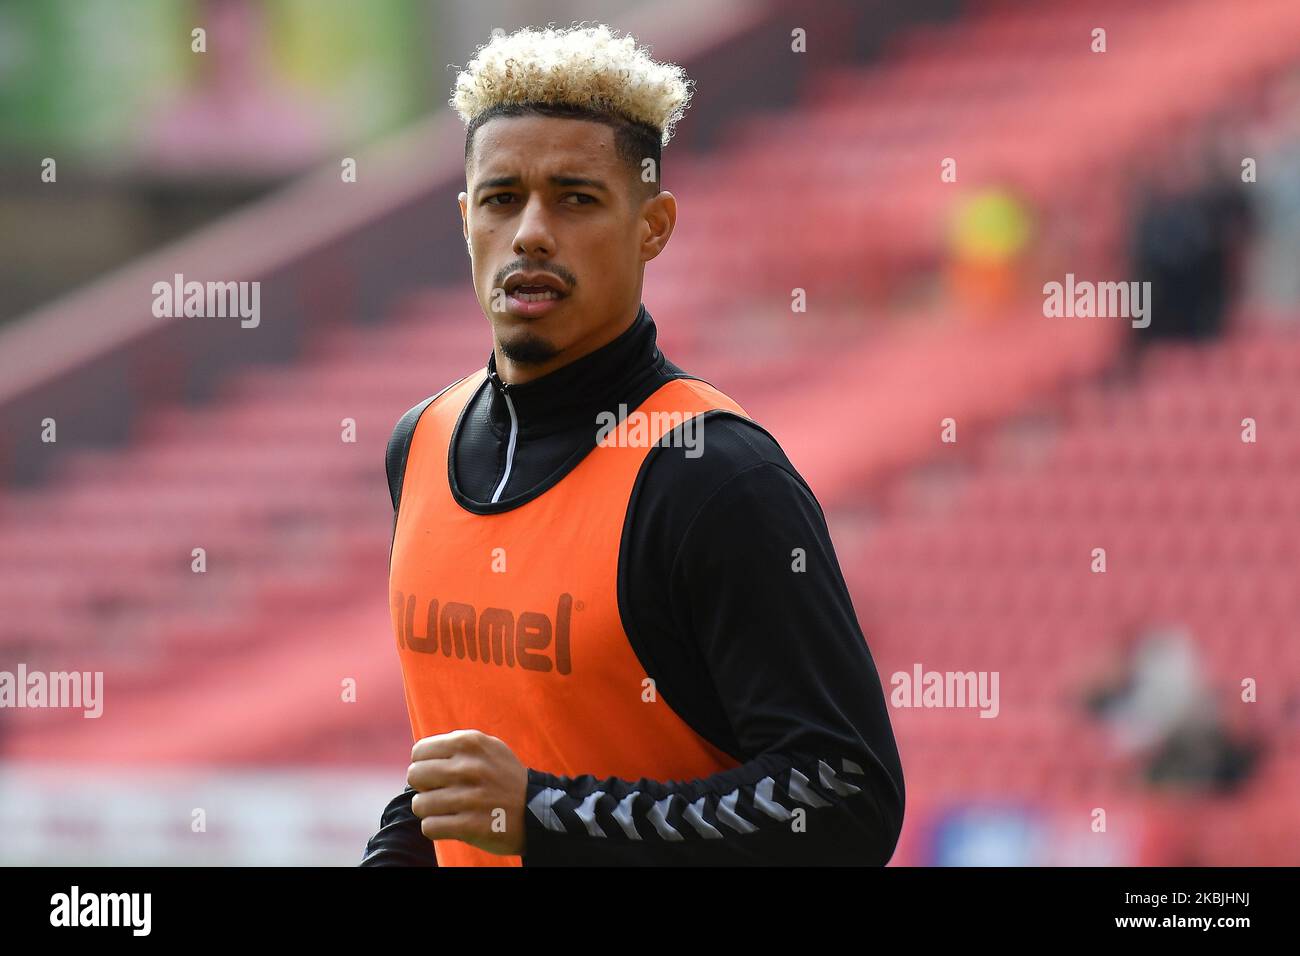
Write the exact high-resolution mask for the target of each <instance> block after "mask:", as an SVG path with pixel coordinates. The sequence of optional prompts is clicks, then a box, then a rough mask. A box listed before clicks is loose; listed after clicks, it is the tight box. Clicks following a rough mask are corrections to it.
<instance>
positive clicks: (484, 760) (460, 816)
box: [406, 730, 528, 855]
mask: <svg viewBox="0 0 1300 956" xmlns="http://www.w3.org/2000/svg"><path fill="white" fill-rule="evenodd" d="M406 782H407V783H408V784H410V785H411V787H412V788H413V789H415V790H417V791H418V792H417V793H416V795H415V796H414V797H413V798H412V800H411V810H412V812H413V813H414V814H415V815H416V816H417V817H419V818H420V831H421V832H422V833H423V834H424V835H425V836H426V837H428V838H429V839H430V840H462V841H464V842H465V843H468V844H470V845H471V846H476V847H478V848H479V849H480V850H486V851H488V852H489V853H500V854H505V855H520V854H522V853H523V851H524V797H525V796H526V795H527V792H528V768H527V767H525V766H524V765H523V764H522V763H520V762H519V758H517V757H516V756H515V755H514V752H513V751H512V750H511V749H510V748H509V747H508V746H507V745H506V743H505V741H503V740H501V739H500V738H498V737H493V736H491V735H490V734H485V733H482V732H481V731H478V730H453V731H452V732H451V733H448V734H435V735H433V736H432V737H424V738H422V739H421V740H419V741H418V742H417V743H416V744H415V746H414V747H412V748H411V766H410V767H409V768H407V771H406Z"/></svg>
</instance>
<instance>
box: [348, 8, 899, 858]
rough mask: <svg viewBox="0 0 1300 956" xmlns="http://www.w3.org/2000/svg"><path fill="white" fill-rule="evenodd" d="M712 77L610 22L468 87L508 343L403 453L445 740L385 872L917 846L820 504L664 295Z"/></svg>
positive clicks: (438, 743) (398, 588)
mask: <svg viewBox="0 0 1300 956" xmlns="http://www.w3.org/2000/svg"><path fill="white" fill-rule="evenodd" d="M688 82H689V81H687V80H686V78H685V76H684V73H683V71H682V70H681V69H680V67H677V66H673V65H670V64H660V63H655V62H654V61H652V60H651V59H650V58H649V56H648V55H647V53H646V52H645V51H644V50H642V49H638V48H635V47H634V44H633V41H632V39H631V38H630V37H626V38H622V39H618V38H615V37H614V36H613V35H611V33H610V31H609V30H608V29H607V28H605V27H593V28H587V29H577V28H575V29H571V30H560V31H556V30H546V31H534V30H522V31H519V32H517V33H514V34H512V35H509V36H500V37H497V38H495V39H493V40H492V41H491V42H490V43H489V44H487V45H486V46H485V47H483V48H481V49H480V50H479V52H478V55H477V58H476V59H475V60H474V61H472V62H471V63H470V65H469V67H468V69H467V71H466V72H464V73H462V74H461V75H460V77H459V79H458V82H457V88H456V95H455V97H454V98H453V100H452V102H453V104H454V105H455V106H456V108H457V110H458V111H459V112H460V115H461V116H462V118H464V119H465V121H466V122H467V124H468V131H467V136H466V184H467V187H466V188H467V191H466V192H463V193H461V194H460V210H461V218H462V222H463V226H464V233H465V238H466V243H467V245H468V249H469V253H470V258H471V263H472V271H473V277H474V285H475V289H476V292H477V294H478V297H479V300H480V303H481V305H482V307H483V311H484V314H485V315H486V316H487V317H488V319H489V321H490V323H491V325H492V335H493V348H492V353H491V355H490V356H489V358H488V361H487V366H486V368H484V369H480V370H478V371H477V372H474V373H472V374H470V375H467V376H466V377H465V378H463V379H461V380H460V381H459V382H455V383H452V384H451V385H449V386H447V387H446V388H445V389H443V390H442V391H441V392H439V393H438V394H437V395H435V396H434V397H433V398H432V399H428V400H426V401H425V402H423V403H421V404H420V405H418V406H416V407H415V408H414V409H412V410H411V411H410V412H408V413H407V415H406V416H405V417H404V418H403V420H402V422H400V423H399V426H398V429H397V430H396V431H395V433H394V437H393V441H392V442H390V448H389V450H390V456H389V457H390V461H391V462H392V463H393V466H392V469H391V471H390V484H391V485H392V486H393V491H394V494H393V498H394V507H395V509H396V517H395V524H394V537H393V550H392V557H391V569H390V589H391V604H392V612H393V623H394V628H395V631H396V635H397V644H398V652H399V657H400V660H401V663H402V668H403V679H404V683H405V689H406V700H407V708H408V711H409V714H410V717H411V725H412V729H413V731H414V736H415V738H416V740H417V743H416V745H415V747H414V748H413V750H412V752H411V759H412V763H411V765H410V767H409V768H408V783H409V784H410V786H409V787H408V788H407V790H406V791H404V792H403V793H402V794H399V795H398V796H397V797H396V798H394V800H393V801H392V802H391V803H390V804H389V805H388V807H387V808H386V809H385V811H384V813H383V815H382V817H381V821H380V823H381V828H380V830H379V832H378V833H376V834H375V835H374V836H373V837H372V838H371V840H370V842H369V844H368V845H367V848H366V854H365V858H364V860H363V865H385V864H415V865H426V866H434V865H441V866H449V865H453V866H454V865H521V864H522V865H528V866H533V865H546V864H557V863H564V864H575V863H577V864H596V865H601V864H622V865H638V864H640V865H645V864H738V863H865V864H881V865H883V864H884V863H886V862H887V861H888V860H889V858H890V856H891V854H892V853H893V850H894V847H895V845H896V842H897V839H898V834H899V830H900V828H901V826H902V816H903V805H904V790H903V777H902V770H901V767H900V764H899V759H898V753H897V749H896V747H895V744H894V738H893V733H892V730H891V727H890V723H889V718H888V714H887V711H886V709H885V703H884V695H883V693H882V690H881V686H880V681H879V677H878V675H877V673H876V669H875V666H874V664H873V662H872V659H871V655H870V653H869V651H868V649H867V646H866V643H865V641H864V639H863V636H862V633H861V631H860V630H859V628H858V624H857V620H856V616H855V614H854V611H853V606H852V603H851V601H850V598H849V595H848V592H847V589H846V586H845V583H844V579H843V576H842V575H841V573H840V570H839V566H838V564H837V562H836V558H835V553H834V549H833V547H832V545H831V541H830V537H829V534H828V532H827V529H826V524H825V520H824V517H823V515H822V512H821V509H820V507H819V506H818V504H817V502H816V499H815V498H814V497H813V495H812V492H811V491H810V490H809V488H808V486H807V485H806V484H805V483H804V481H803V479H802V478H801V477H800V476H799V474H798V473H797V472H796V471H795V469H794V467H793V466H792V465H791V464H790V462H789V461H788V460H787V458H786V457H785V455H784V454H783V453H782V451H781V449H780V447H779V446H778V445H777V443H776V441H775V440H774V439H773V438H772V437H771V436H770V435H769V434H768V433H767V432H766V431H764V430H763V429H762V428H761V427H759V426H758V425H757V424H755V423H754V422H753V421H751V420H750V419H749V418H748V417H747V416H746V415H745V413H744V411H743V410H742V409H741V408H740V406H738V405H737V404H736V403H735V402H733V401H732V400H731V399H729V398H728V397H727V396H726V395H724V394H722V393H721V392H719V391H718V390H717V389H715V388H713V387H712V386H711V385H709V384H707V383H705V382H703V381H701V380H699V379H696V378H694V377H693V376H690V375H688V374H687V373H686V372H684V371H682V370H681V369H680V368H678V367H677V366H676V365H674V364H673V363H672V362H670V361H668V359H667V358H665V357H664V355H663V354H662V353H661V352H660V351H659V349H658V348H657V347H656V345H655V341H656V339H655V325H654V321H653V319H652V318H651V316H650V314H649V312H648V311H647V310H646V308H645V306H644V304H642V303H641V289H642V279H643V275H644V269H645V263H646V262H648V261H649V260H651V259H653V258H655V257H656V256H657V255H659V253H660V252H662V251H663V249H664V246H665V245H666V244H667V242H668V239H669V237H670V236H671V234H672V231H673V226H674V223H675V221H676V200H675V198H674V197H673V195H672V194H671V193H669V192H666V191H664V190H662V189H661V188H660V187H659V179H660V176H659V163H660V150H661V147H662V145H663V144H664V143H666V142H667V140H668V138H669V135H670V133H671V130H672V127H673V124H674V123H675V122H676V121H677V119H678V118H680V115H681V113H682V112H683V111H684V109H685V105H686V102H687V100H688V98H689V95H690V94H689V89H688ZM738 278H739V277H736V276H720V277H719V281H728V282H732V281H737V279H738Z"/></svg>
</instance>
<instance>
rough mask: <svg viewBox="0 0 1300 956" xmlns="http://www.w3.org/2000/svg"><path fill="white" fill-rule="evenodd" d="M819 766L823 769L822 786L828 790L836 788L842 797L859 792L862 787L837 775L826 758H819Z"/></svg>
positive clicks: (821, 774)
mask: <svg viewBox="0 0 1300 956" xmlns="http://www.w3.org/2000/svg"><path fill="white" fill-rule="evenodd" d="M817 767H818V769H819V770H820V771H821V773H820V776H821V781H822V786H823V787H826V788H827V789H828V790H834V791H835V792H836V793H838V794H839V795H840V796H841V797H847V796H848V795H849V794H851V793H857V792H859V791H860V790H861V789H862V788H861V787H855V786H853V784H851V783H848V782H847V781H844V780H841V779H840V778H839V777H837V776H835V771H834V770H832V769H831V766H830V764H828V763H827V762H826V761H825V760H818V761H817Z"/></svg>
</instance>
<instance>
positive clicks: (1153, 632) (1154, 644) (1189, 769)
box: [1087, 626, 1258, 793]
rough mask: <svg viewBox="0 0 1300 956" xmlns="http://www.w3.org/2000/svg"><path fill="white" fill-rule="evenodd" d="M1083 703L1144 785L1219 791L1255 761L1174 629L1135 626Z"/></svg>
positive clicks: (1185, 638)
mask: <svg viewBox="0 0 1300 956" xmlns="http://www.w3.org/2000/svg"><path fill="white" fill-rule="evenodd" d="M1087 708H1088V710H1089V711H1090V712H1091V713H1092V714H1093V715H1094V716H1095V717H1097V718H1098V719H1100V720H1102V721H1104V722H1105V723H1106V724H1107V725H1108V726H1109V728H1110V732H1111V740H1112V743H1113V745H1114V748H1115V750H1116V753H1117V754H1119V755H1121V756H1123V757H1136V758H1138V759H1140V760H1141V761H1142V765H1143V772H1144V775H1145V779H1146V780H1147V782H1148V783H1149V784H1151V785H1152V786H1156V787H1164V786H1169V787H1174V788H1178V789H1187V790H1193V791H1214V792H1224V793H1227V792H1231V791H1233V790H1235V789H1237V788H1238V787H1239V786H1241V785H1242V784H1243V783H1244V782H1245V780H1246V779H1248V778H1249V776H1250V774H1251V772H1252V771H1253V769H1254V767H1255V763H1256V757H1257V755H1258V753H1257V748H1256V747H1255V746H1254V745H1253V744H1251V743H1250V742H1246V741H1242V740H1238V739H1236V738H1235V737H1234V735H1232V734H1231V733H1230V732H1229V730H1228V728H1227V727H1226V726H1225V724H1224V722H1223V720H1222V719H1221V717H1220V715H1219V713H1218V707H1217V705H1216V703H1215V700H1214V696H1213V694H1212V692H1211V689H1210V687H1209V686H1208V685H1207V683H1206V681H1205V677H1204V675H1203V673H1202V669H1201V662H1200V657H1199V654H1198V653H1197V650H1196V645H1195V643H1193V641H1192V639H1191V636H1190V635H1189V634H1188V633H1187V631H1186V629H1184V628H1182V627H1170V626H1160V627H1154V628H1149V629H1147V630H1145V631H1143V632H1142V633H1141V634H1140V636H1139V638H1138V641H1137V643H1136V645H1135V646H1134V648H1133V649H1132V651H1131V654H1130V656H1129V657H1128V658H1127V659H1126V660H1124V661H1123V662H1121V664H1120V666H1119V669H1118V672H1117V673H1116V674H1115V675H1114V676H1113V677H1111V678H1110V679H1108V680H1104V681H1102V682H1100V683H1099V684H1097V685H1096V686H1095V687H1094V688H1093V689H1092V690H1091V692H1090V693H1089V695H1088V698H1087Z"/></svg>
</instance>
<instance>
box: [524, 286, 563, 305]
mask: <svg viewBox="0 0 1300 956" xmlns="http://www.w3.org/2000/svg"><path fill="white" fill-rule="evenodd" d="M511 295H513V296H514V297H515V298H516V299H518V300H519V301H520V302H548V301H550V300H552V299H562V298H564V296H563V294H562V293H560V292H557V291H556V290H555V289H552V288H550V287H549V286H544V285H521V286H519V287H518V288H517V289H515V291H514V292H512V293H511Z"/></svg>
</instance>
